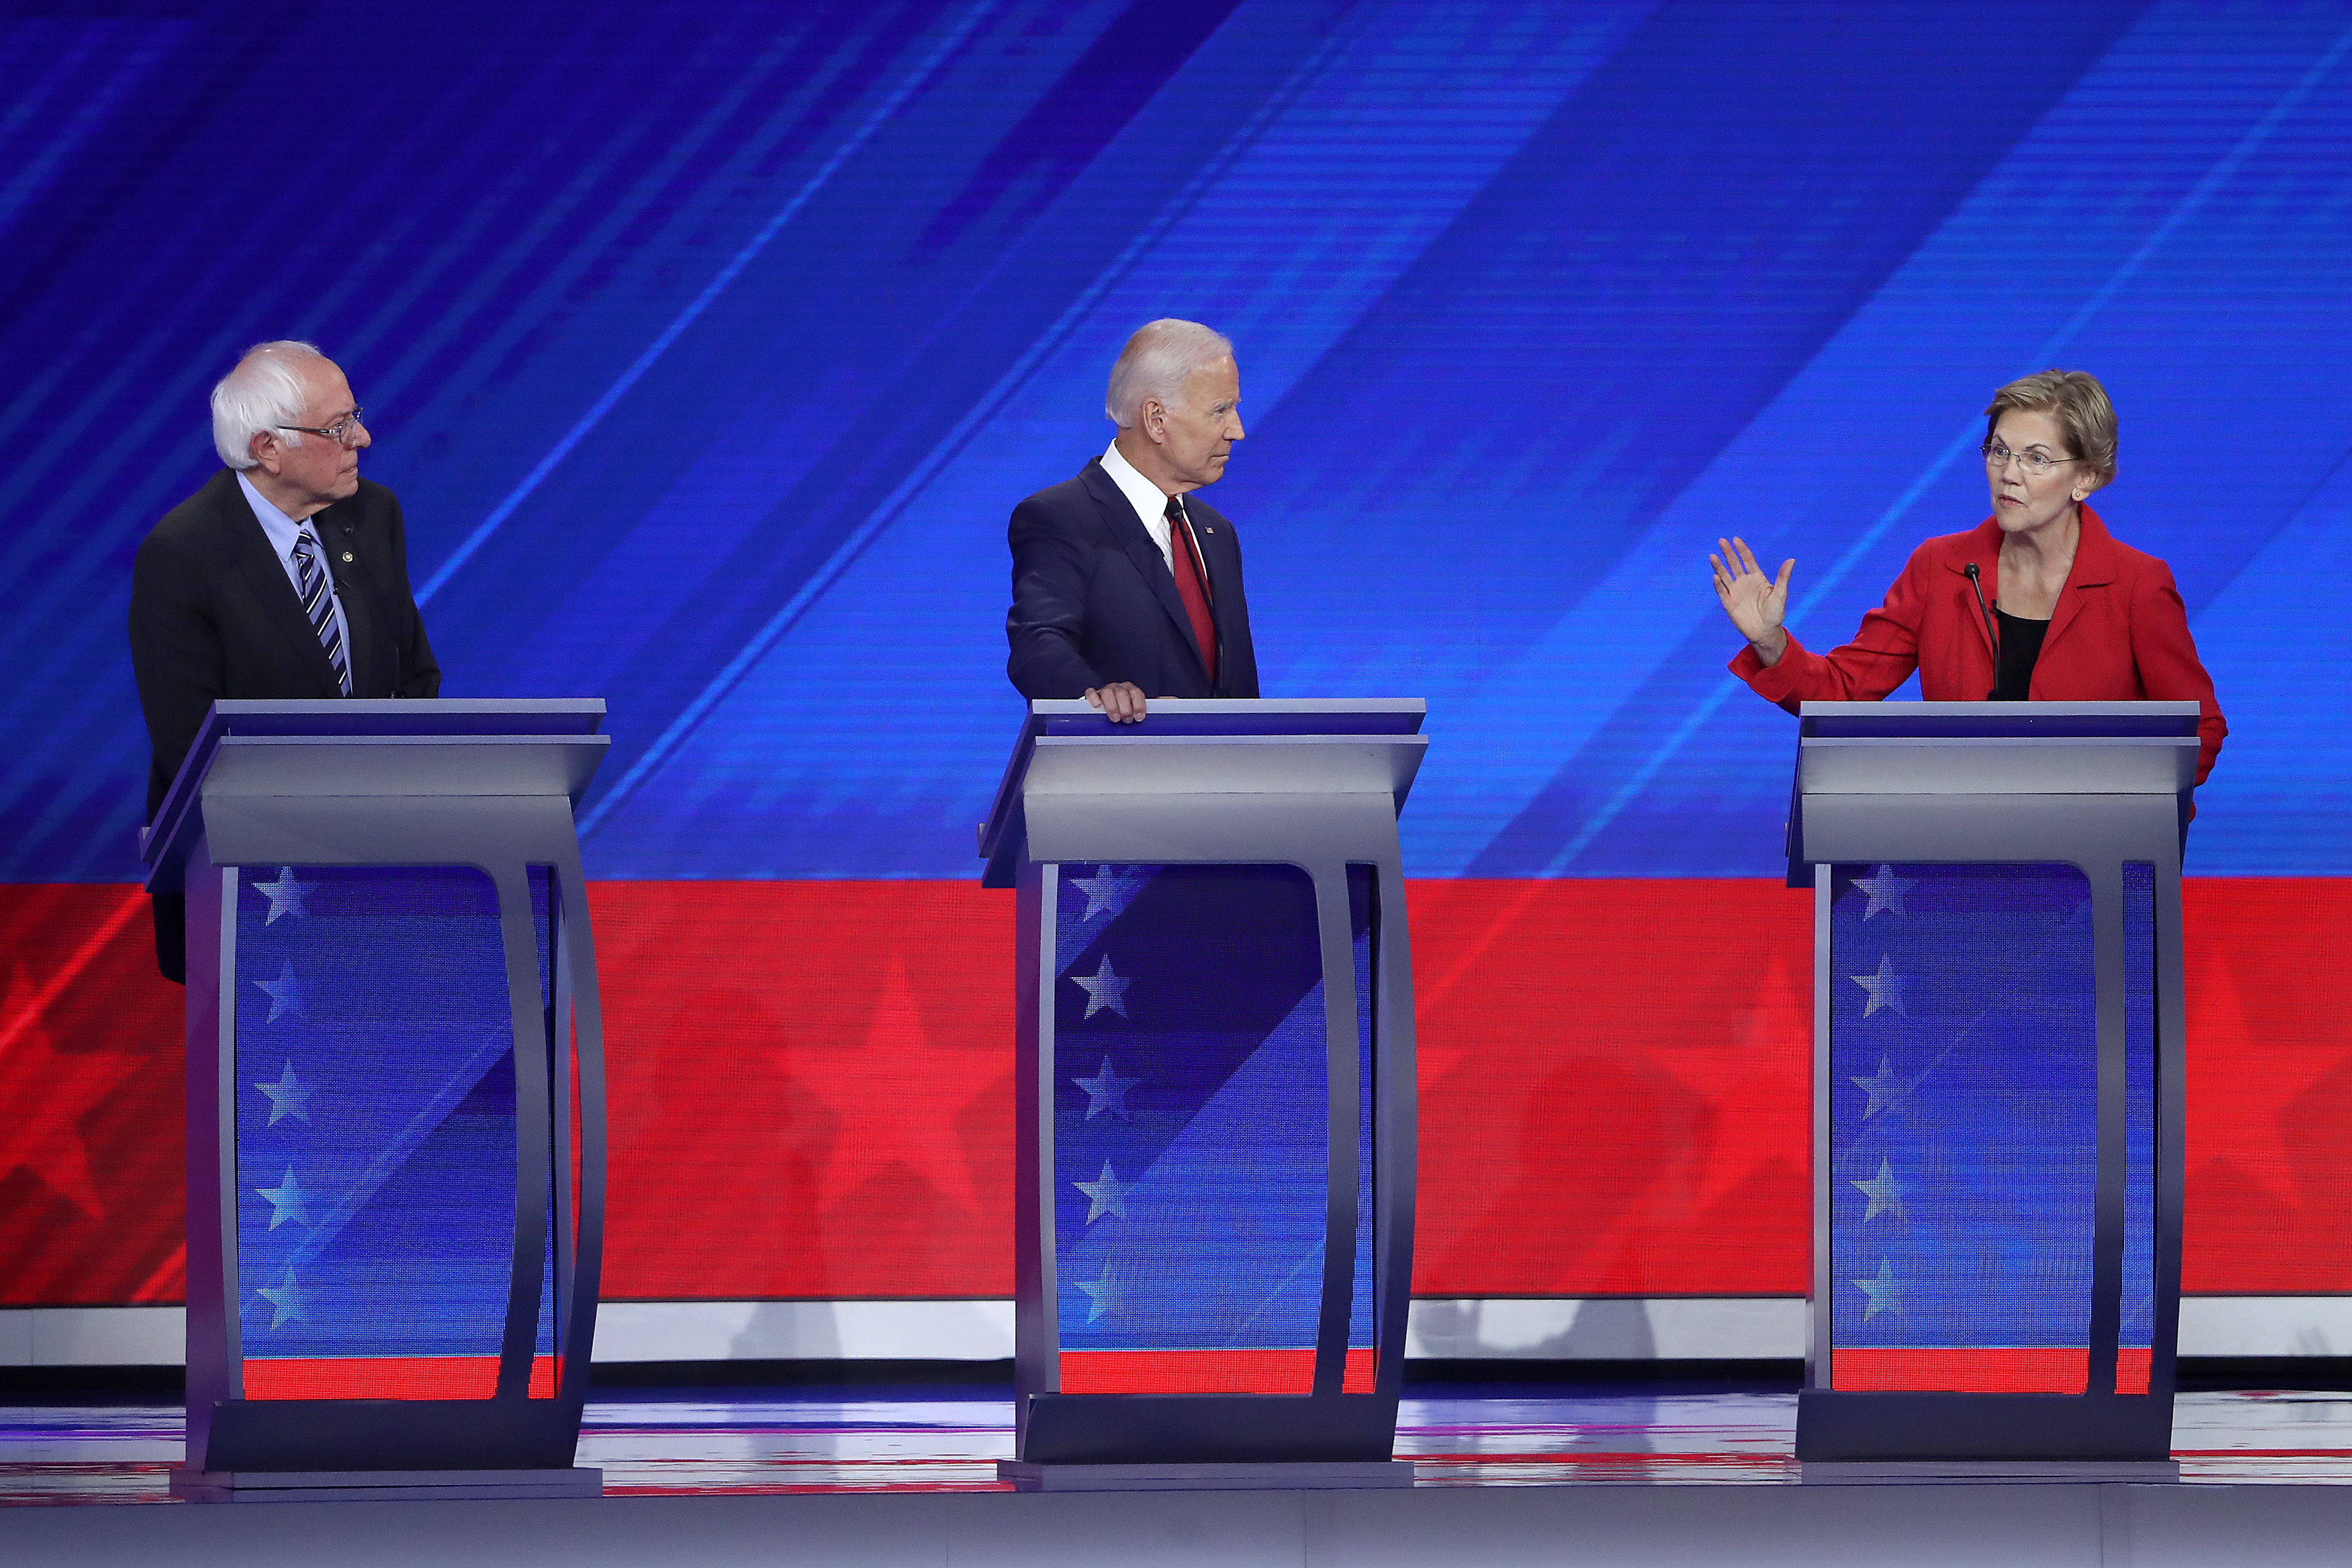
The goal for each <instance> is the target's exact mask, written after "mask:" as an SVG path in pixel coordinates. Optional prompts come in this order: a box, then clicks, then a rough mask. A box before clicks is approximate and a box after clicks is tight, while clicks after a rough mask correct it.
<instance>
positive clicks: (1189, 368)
mask: <svg viewBox="0 0 2352 1568" xmlns="http://www.w3.org/2000/svg"><path fill="white" fill-rule="evenodd" d="M1233 354H1234V343H1233V340H1232V339H1230V338H1228V337H1226V336H1225V335H1224V334H1223V332H1219V331H1216V330H1213V329H1211V328H1207V327H1203V326H1202V325H1201V324H1200V323H1199V322H1198V321H1180V320H1177V319H1175V318H1173V317H1163V318H1162V319H1160V320H1157V321H1151V322H1147V323H1146V324H1145V325H1143V326H1141V327H1139V328H1137V329H1136V332H1135V336H1134V337H1132V338H1129V340H1127V347H1126V348H1124V349H1121V350H1119V353H1118V363H1117V364H1115V365H1113V366H1112V367H1111V368H1110V390H1109V392H1107V393H1105V394H1104V397H1103V413H1107V414H1108V415H1109V416H1110V422H1111V423H1113V424H1116V425H1118V427H1119V428H1120V429H1121V430H1128V429H1130V428H1132V427H1133V426H1134V424H1135V419H1136V415H1137V414H1138V413H1139V412H1140V411H1141V410H1142V408H1143V400H1144V399H1146V398H1153V397H1156V398H1158V399H1159V400H1160V402H1164V403H1166V404H1167V405H1168V406H1169V407H1171V408H1177V407H1181V405H1182V401H1183V392H1184V383H1185V382H1186V381H1188V380H1190V379H1191V377H1192V372H1193V371H1197V370H1199V369H1200V368H1201V367H1202V365H1213V364H1215V363H1216V362H1217V361H1219V360H1229V359H1231V358H1233Z"/></svg>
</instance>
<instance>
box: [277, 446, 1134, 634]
mask: <svg viewBox="0 0 2352 1568" xmlns="http://www.w3.org/2000/svg"><path fill="white" fill-rule="evenodd" d="M236 487H237V488H238V489H240V490H242V491H244V492H245V504H246V505H247V506H248V507H252V508H253V516H254V518H255V520H256V521H257V522H259V523H260V524H261V531H262V532H263V533H265V534H268V536H269V548H270V549H274V550H276V551H277V552H278V565H279V566H281V567H284V568H285V569H286V580H287V581H288V582H290V583H292V584H293V585H294V602H295V603H297V604H299V603H301V602H302V574H301V572H300V571H299V570H296V568H295V565H294V541H295V540H296V539H297V538H300V537H301V535H302V534H303V533H305V532H308V533H309V534H310V548H311V549H313V550H316V551H317V552H318V561H319V570H320V571H322V572H325V573H326V576H327V603H328V605H329V606H330V610H329V613H331V614H332V615H333V616H334V618H335V631H336V632H337V633H339V634H340V635H341V638H342V640H343V658H344V660H345V661H346V662H347V663H348V662H349V660H350V658H351V650H352V624H351V622H348V621H346V620H344V619H343V601H341V599H338V598H337V597H336V596H335V574H334V572H333V570H331V568H329V566H328V565H327V540H326V537H325V536H324V535H322V534H320V532H319V530H318V529H316V528H312V527H311V526H310V524H309V523H308V522H300V523H298V522H296V521H295V520H294V519H293V518H291V517H288V516H287V515H286V514H285V513H283V512H281V511H279V510H278V508H277V507H273V506H271V505H270V504H269V502H268V499H266V498H265V497H263V496H262V494H261V492H260V491H258V490H257V489H255V488H254V487H253V481H252V480H250V479H248V478H247V477H246V476H244V475H243V474H242V473H240V474H238V475H237V476H236ZM1171 570H1172V569H1171Z"/></svg>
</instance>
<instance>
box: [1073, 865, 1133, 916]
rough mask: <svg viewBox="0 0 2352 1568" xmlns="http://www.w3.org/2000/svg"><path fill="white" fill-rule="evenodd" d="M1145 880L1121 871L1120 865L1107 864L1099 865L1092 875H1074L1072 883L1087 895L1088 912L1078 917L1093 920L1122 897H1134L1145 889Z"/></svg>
mask: <svg viewBox="0 0 2352 1568" xmlns="http://www.w3.org/2000/svg"><path fill="white" fill-rule="evenodd" d="M1143 882H1144V879H1143V878H1141V877H1139V876H1129V875H1126V874H1123V873H1120V871H1119V870H1118V867H1116V866H1107V865H1105V866H1097V867H1096V868H1095V874H1094V875H1092V876H1074V877H1072V878H1071V879H1070V885H1071V886H1072V887H1075V888H1078V889H1081V890H1083V891H1084V892H1085V894H1086V895H1087V912H1086V913H1085V914H1084V915H1080V916H1078V918H1079V919H1081V920H1092V919H1093V918H1094V917H1095V916H1096V915H1099V914H1101V913H1102V912H1103V911H1104V910H1106V909H1108V908H1110V907H1111V906H1112V905H1113V904H1117V903H1118V902H1119V901H1120V900H1121V899H1126V898H1131V897H1133V896H1134V895H1135V894H1138V893H1140V892H1141V891H1142V890H1143Z"/></svg>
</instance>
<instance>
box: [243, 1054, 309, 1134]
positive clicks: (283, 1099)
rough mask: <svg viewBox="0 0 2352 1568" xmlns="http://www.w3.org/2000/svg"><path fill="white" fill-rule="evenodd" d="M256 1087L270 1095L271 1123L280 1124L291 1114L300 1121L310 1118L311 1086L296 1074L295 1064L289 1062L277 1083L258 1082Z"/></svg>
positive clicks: (272, 1124) (273, 1124) (279, 1075)
mask: <svg viewBox="0 0 2352 1568" xmlns="http://www.w3.org/2000/svg"><path fill="white" fill-rule="evenodd" d="M254 1087H255V1088H256V1089H258V1090H260V1091H261V1092H263V1093H264V1094H267V1095H268V1096H269V1124H270V1125H271V1126H273V1127H274V1126H276V1125H278V1123H280V1122H282V1121H284V1120H285V1119H286V1118H287V1117H289V1116H291V1117H293V1118H294V1119H295V1120H296V1121H298V1122H307V1121H309V1120H310V1111H309V1109H308V1107H309V1105H310V1085H309V1084H308V1083H305V1082H302V1081H301V1080H300V1079H299V1078H297V1077H295V1076H294V1064H293V1063H292V1062H290V1061H289V1062H288V1063H287V1064H286V1071H283V1072H281V1073H279V1074H278V1082H275V1083H257V1084H255V1085H254Z"/></svg>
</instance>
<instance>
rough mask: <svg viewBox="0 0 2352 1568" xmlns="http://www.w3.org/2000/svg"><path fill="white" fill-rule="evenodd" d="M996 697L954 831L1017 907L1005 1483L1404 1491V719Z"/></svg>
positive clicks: (1407, 1180)
mask: <svg viewBox="0 0 2352 1568" xmlns="http://www.w3.org/2000/svg"><path fill="white" fill-rule="evenodd" d="M1030 707H1031V711H1030V716H1029V718H1028V719H1027V721H1026V722H1025V723H1024V727H1023V728H1022V731H1021V735H1020V738H1019V740H1018V742H1017V743H1016V745H1015V747H1014V748H1013V758H1012V762H1011V764H1010V765H1009V766H1008V767H1007V768H1006V769H1005V773H1004V779H1003V784H1002V786H1001V787H1000V789H998V792H997V797H996V803H995V809H994V810H993V811H992V813H991V816H990V820H989V821H988V822H987V823H986V824H985V825H984V826H983V827H982V830H981V837H980V848H981V853H982V858H983V859H984V860H986V862H988V864H987V871H986V873H984V874H983V876H982V883H983V884H984V885H986V886H989V887H998V888H1017V889H1018V905H1017V907H1018V920H1019V927H1018V930H1019V936H1018V941H1017V948H1016V957H1015V966H1016V973H1015V977H1014V991H1015V996H1016V1004H1015V1006H1016V1018H1017V1027H1016V1038H1017V1046H1018V1067H1017V1069H1016V1074H1017V1076H1016V1091H1015V1094H1016V1098H1015V1105H1016V1131H1015V1149H1016V1156H1015V1157H1016V1158H1017V1160H1018V1162H1019V1168H1018V1174H1017V1177H1016V1180H1015V1184H1014V1186H1015V1194H1016V1205H1017V1207H1016V1215H1015V1220H1014V1233H1015V1246H1016V1249H1017V1253H1016V1257H1017V1262H1016V1269H1015V1291H1016V1296H1017V1300H1016V1302H1015V1335H1014V1361H1013V1364H1014V1374H1013V1375H1014V1390H1015V1423H1016V1427H1017V1432H1018V1442H1017V1449H1016V1451H1017V1454H1018V1456H1019V1457H1018V1458H1017V1459H1016V1460H1015V1461H1013V1464H1012V1465H1010V1466H1008V1467H1006V1469H1007V1473H1008V1474H1009V1475H1010V1476H1011V1477H1012V1479H1015V1480H1016V1482H1020V1483H1023V1484H1033V1483H1034V1484H1044V1485H1048V1486H1050V1485H1052V1484H1055V1483H1054V1481H1053V1479H1052V1477H1053V1476H1054V1475H1055V1473H1059V1474H1060V1475H1062V1476H1063V1477H1064V1478H1065V1479H1068V1478H1070V1477H1073V1476H1075V1475H1076V1474H1077V1473H1078V1472H1080V1471H1086V1470H1088V1469H1093V1468H1109V1467H1130V1468H1131V1467H1150V1466H1155V1465H1156V1466H1178V1467H1183V1466H1196V1467H1197V1466H1203V1465H1206V1466H1217V1465H1227V1466H1247V1465H1263V1464H1268V1463H1284V1464H1288V1465H1291V1466H1298V1465H1318V1464H1319V1465H1322V1466H1326V1467H1335V1468H1336V1469H1348V1468H1349V1467H1355V1473H1354V1476H1353V1479H1331V1484H1359V1485H1365V1484H1372V1485H1376V1484H1389V1483H1390V1481H1391V1480H1393V1479H1394V1474H1393V1472H1395V1471H1397V1470H1399V1469H1404V1470H1405V1477H1404V1479H1406V1480H1408V1481H1409V1479H1410V1470H1409V1468H1406V1467H1398V1466H1394V1465H1391V1464H1390V1463H1389V1462H1388V1461H1389V1458H1390V1454H1391V1449H1392V1448H1393V1446H1394V1442H1395V1433H1396V1411H1397V1396H1398V1391H1399V1387H1400V1385H1401V1381H1402V1373H1403V1355H1404V1333H1405V1312H1406V1302H1407V1297H1408V1293H1409V1291H1410V1290H1411V1281H1412V1190H1413V1136H1414V1134H1413V1104H1414V1080H1413V1048H1412V958H1411V954H1410V950H1409V947H1408V945H1407V940H1406V931H1405V902H1404V884H1403V872H1402V864H1401V862H1400V860H1399V855H1398V847H1397V826H1396V824H1397V813H1398V812H1399V810H1402V807H1403V805H1404V800H1405V796H1406V793H1407V792H1408V791H1409V790H1410V789H1412V781H1413V777H1414V775H1415V773H1416V771H1417V770H1418V768H1419V767H1420V763H1421V758H1422V754H1423V749H1424V747H1426V745H1427V742H1426V740H1425V738H1424V737H1423V736H1421V735H1420V734H1419V733H1418V732H1419V730H1420V728H1421V721H1422V717H1423V704H1422V703H1421V702H1419V701H1418V700H1390V701H1343V700H1322V701H1259V700H1237V699H1217V698H1209V699H1196V700H1180V699H1163V698H1157V697H1155V698H1153V699H1152V700H1151V704H1150V713H1149V716H1147V717H1146V718H1145V719H1144V720H1143V721H1142V722H1141V723H1139V724H1136V725H1131V726H1115V725H1112V724H1111V723H1109V722H1108V720H1106V719H1105V718H1104V717H1103V716H1102V715H1101V713H1100V712H1098V711H1097V710H1096V709H1094V708H1092V707H1090V706H1087V704H1085V703H1083V702H1036V703H1033V704H1031V705H1030ZM1130 1473H1135V1472H1132V1471H1130ZM1041 1478H1043V1479H1041ZM1383 1478H1385V1479H1383ZM1327 1479H1330V1478H1327ZM1074 1484H1075V1483H1074Z"/></svg>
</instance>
